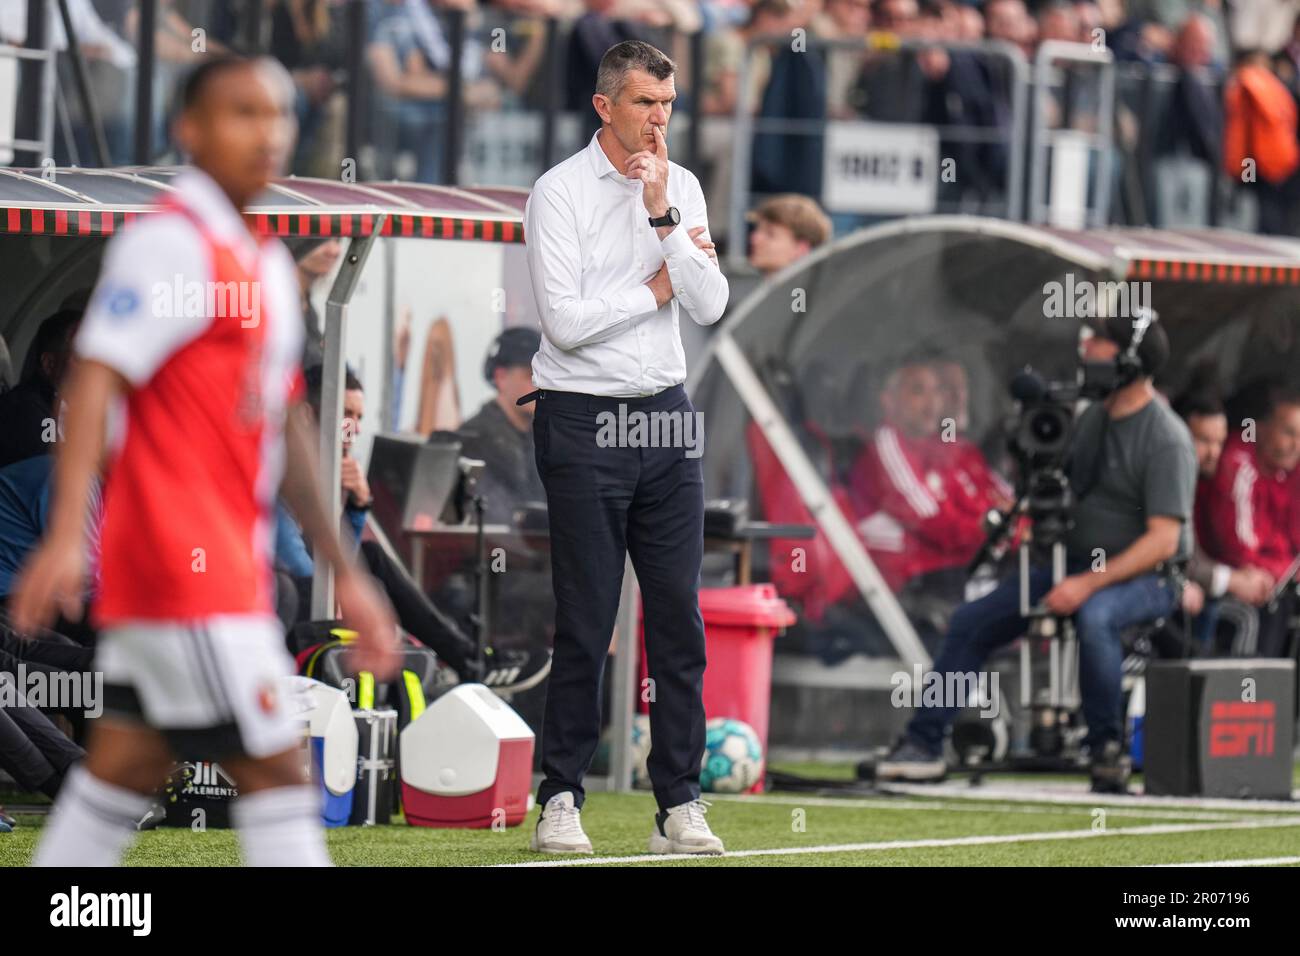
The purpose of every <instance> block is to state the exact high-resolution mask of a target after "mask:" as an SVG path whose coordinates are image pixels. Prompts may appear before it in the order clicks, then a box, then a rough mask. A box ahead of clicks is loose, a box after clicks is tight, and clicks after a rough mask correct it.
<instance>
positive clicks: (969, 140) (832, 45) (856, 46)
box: [729, 34, 1029, 264]
mask: <svg viewBox="0 0 1300 956" xmlns="http://www.w3.org/2000/svg"><path fill="white" fill-rule="evenodd" d="M789 42H790V38H789V37H758V38H755V39H754V40H752V41H751V42H750V43H749V44H748V45H747V47H746V50H745V55H744V58H743V59H742V61H741V67H740V75H739V79H738V82H737V87H738V95H737V102H736V109H735V114H734V119H733V123H734V128H733V134H734V135H733V137H732V141H733V142H734V144H735V149H734V151H733V154H732V186H731V195H730V203H729V206H730V209H729V223H730V226H729V228H730V235H731V236H732V237H733V238H734V237H740V236H743V235H744V223H745V218H744V217H745V213H746V210H747V209H748V208H749V205H750V202H751V198H752V197H751V192H752V189H751V187H752V179H751V163H752V158H753V152H754V145H753V144H754V140H755V137H756V135H758V134H760V133H764V132H766V133H774V134H777V135H784V136H800V137H826V135H827V132H828V129H834V125H833V124H835V125H840V126H842V127H846V128H848V127H853V126H857V127H859V129H860V132H861V133H862V134H864V135H865V136H867V137H870V135H871V132H872V131H871V129H870V128H869V127H872V126H879V127H880V128H882V129H883V128H885V127H890V126H893V127H895V128H903V127H904V123H901V122H893V121H879V120H870V119H867V118H866V117H863V118H861V119H843V118H833V117H829V116H826V115H825V113H826V111H825V110H824V109H819V110H818V112H819V113H822V114H823V116H822V117H819V118H813V119H806V118H771V117H764V116H761V115H758V110H759V108H760V104H756V103H754V102H753V90H752V82H751V76H752V72H753V70H754V60H755V53H756V51H758V50H759V49H763V48H766V49H769V50H770V49H772V48H773V47H774V45H776V44H781V45H786V44H789ZM838 50H844V51H859V52H861V53H862V54H863V62H864V65H865V64H866V63H867V62H868V61H875V62H877V63H881V62H884V61H885V60H886V59H887V58H890V57H913V58H914V57H916V56H917V55H918V54H922V53H924V52H926V51H933V50H941V51H943V52H945V53H947V54H948V55H949V56H951V55H952V54H965V55H967V56H971V57H975V58H978V59H979V60H980V61H981V62H982V63H986V64H988V63H997V64H1001V65H1002V67H1003V69H1002V70H1001V71H998V70H996V69H995V70H992V71H990V74H989V75H990V82H989V87H988V90H987V93H988V95H989V96H990V97H991V98H994V99H997V100H999V101H1000V102H1002V103H1004V104H1005V105H1006V107H1007V120H1006V122H1005V124H1002V125H998V124H996V123H993V124H990V123H981V124H969V123H958V124H926V123H924V122H922V121H921V119H920V117H917V118H912V119H910V122H911V123H912V124H913V126H914V127H928V128H929V129H931V130H932V131H933V134H934V136H935V138H937V140H938V142H939V144H940V145H939V149H940V150H941V151H943V150H951V149H952V148H953V147H961V146H976V147H978V146H981V145H993V146H1002V147H1004V148H1005V151H1006V161H1005V168H1004V171H1003V174H1002V176H1001V181H1000V183H999V186H1000V188H999V189H998V190H997V191H996V193H995V194H994V195H993V196H992V197H985V198H982V199H981V200H979V201H978V203H977V204H976V205H975V206H974V208H972V205H971V202H970V201H969V199H964V200H957V201H955V202H950V201H948V200H945V199H944V198H943V197H941V196H937V198H936V201H935V204H934V208H933V209H928V210H914V211H959V210H960V211H976V212H981V213H984V214H988V215H998V216H1003V217H1005V218H1009V219H1020V218H1021V217H1022V214H1023V213H1022V209H1023V197H1024V160H1025V140H1024V137H1025V129H1026V109H1027V102H1028V92H1027V91H1028V81H1029V65H1028V63H1027V61H1026V60H1025V58H1024V55H1023V54H1022V53H1021V52H1020V50H1019V49H1018V48H1016V47H1015V46H1013V45H1011V44H1009V43H1005V42H1001V41H985V42H980V43H964V42H942V43H936V42H932V41H923V40H919V39H913V38H901V37H896V36H894V35H892V34H868V35H867V36H866V37H865V38H863V39H862V40H858V39H846V40H825V39H819V38H811V37H810V38H807V40H806V52H805V53H804V54H803V55H809V56H814V55H816V56H824V55H826V54H828V53H831V52H833V51H838ZM999 85H1001V86H1002V88H1000V89H999V88H997V87H998V86H999ZM958 95H960V91H958ZM938 158H941V159H950V158H951V157H946V156H945V157H938ZM935 165H936V168H935V169H934V170H933V174H934V176H935V178H936V180H937V179H938V177H939V175H940V169H939V168H938V164H937V163H936V164H935ZM965 174H966V173H965V172H962V171H959V173H958V175H965ZM823 191H824V190H823ZM814 198H817V199H819V200H821V199H824V198H825V197H824V196H817V197H814ZM828 211H829V212H831V213H832V214H834V213H836V212H839V211H840V210H836V209H834V208H830V209H829V210H828ZM859 211H864V210H859ZM743 257H744V248H743V244H742V243H738V242H735V241H733V242H731V243H730V258H731V260H732V262H733V263H736V264H738V263H739V261H740V260H742V259H743Z"/></svg>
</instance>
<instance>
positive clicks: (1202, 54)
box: [1156, 13, 1223, 170]
mask: <svg viewBox="0 0 1300 956" xmlns="http://www.w3.org/2000/svg"><path fill="white" fill-rule="evenodd" d="M1173 62H1174V65H1175V66H1177V67H1178V80H1177V82H1176V84H1175V85H1174V90H1173V94H1172V96H1171V97H1170V101H1169V106H1168V108H1167V109H1166V110H1165V113H1164V116H1163V118H1162V120H1161V123H1160V127H1159V129H1158V131H1157V133H1156V153H1157V155H1159V156H1184V157H1190V158H1192V159H1196V160H1199V161H1200V162H1202V163H1205V164H1207V165H1208V166H1210V168H1211V169H1215V170H1217V169H1218V167H1219V151H1220V150H1221V149H1222V148H1223V101H1222V100H1221V99H1220V97H1219V93H1218V88H1217V86H1216V82H1217V80H1218V77H1217V76H1216V74H1215V71H1214V70H1213V69H1212V64H1213V62H1214V21H1212V20H1211V19H1210V18H1209V17H1206V16H1204V15H1202V14H1199V13H1194V14H1192V15H1191V16H1189V17H1188V18H1187V20H1186V21H1185V22H1184V23H1183V25H1182V28H1181V29H1180V30H1179V31H1178V39H1177V41H1176V43H1175V44H1174V51H1173Z"/></svg>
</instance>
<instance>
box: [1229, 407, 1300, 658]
mask: <svg viewBox="0 0 1300 956" xmlns="http://www.w3.org/2000/svg"><path fill="white" fill-rule="evenodd" d="M1252 425H1254V426H1255V427H1254V428H1253V429H1252V427H1251V426H1252ZM1252 431H1253V432H1254V434H1252ZM1298 466H1300V390H1297V389H1295V388H1290V387H1280V388H1277V389H1275V390H1274V391H1273V393H1272V395H1271V396H1270V401H1269V406H1268V409H1267V411H1266V412H1265V414H1264V416H1263V418H1262V419H1261V420H1260V421H1259V422H1258V423H1257V424H1256V423H1254V422H1252V421H1249V420H1248V421H1247V422H1246V423H1245V427H1243V429H1242V431H1241V433H1239V434H1236V435H1233V436H1232V437H1231V438H1230V439H1229V440H1228V444H1227V447H1226V449H1225V451H1224V453H1223V460H1222V461H1221V462H1220V463H1219V467H1218V470H1217V471H1216V472H1215V475H1214V481H1213V484H1212V486H1211V489H1212V494H1211V496H1210V499H1209V502H1210V504H1209V521H1208V526H1209V527H1208V529H1207V535H1206V541H1205V548H1206V551H1208V552H1209V554H1210V555H1211V556H1212V557H1213V558H1214V559H1215V560H1217V561H1221V562H1223V563H1224V564H1227V565H1230V566H1232V567H1234V568H1256V569H1259V570H1260V571H1263V572H1265V573H1267V575H1268V578H1269V583H1270V586H1275V585H1277V584H1281V583H1283V582H1284V580H1285V578H1286V575H1287V572H1288V570H1289V569H1290V566H1291V562H1292V560H1293V559H1294V558H1295V557H1296V555H1297V554H1300V511H1297V509H1298V508H1300V468H1298ZM1294 601H1295V593H1294V590H1293V589H1292V588H1287V589H1286V590H1285V591H1284V592H1283V596H1282V599H1281V600H1280V602H1279V603H1278V605H1277V606H1276V608H1275V609H1272V610H1270V609H1269V608H1267V607H1266V608H1264V609H1263V610H1262V611H1261V613H1260V622H1259V624H1260V626H1259V653H1260V654H1261V655H1262V656H1264V657H1277V656H1288V655H1289V653H1290V651H1289V648H1288V634H1287V625H1288V623H1289V617H1290V613H1291V609H1292V606H1293V603H1294Z"/></svg>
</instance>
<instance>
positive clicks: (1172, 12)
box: [1125, 0, 1281, 64]
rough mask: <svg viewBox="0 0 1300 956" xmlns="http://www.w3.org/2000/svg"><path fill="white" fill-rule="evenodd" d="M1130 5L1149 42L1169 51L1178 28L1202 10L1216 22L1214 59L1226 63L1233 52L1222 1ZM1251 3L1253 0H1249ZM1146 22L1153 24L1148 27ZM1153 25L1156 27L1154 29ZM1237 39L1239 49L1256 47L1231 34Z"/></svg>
mask: <svg viewBox="0 0 1300 956" xmlns="http://www.w3.org/2000/svg"><path fill="white" fill-rule="evenodd" d="M1125 2H1126V4H1127V8H1128V14H1129V17H1130V18H1131V19H1132V20H1133V21H1135V22H1136V23H1139V24H1143V25H1144V31H1143V32H1144V35H1145V36H1146V38H1147V39H1148V40H1149V41H1150V42H1154V43H1157V44H1158V43H1162V42H1163V50H1165V51H1168V50H1169V49H1170V48H1172V46H1173V38H1174V36H1175V35H1176V33H1177V31H1178V29H1179V27H1181V26H1182V25H1183V23H1184V21H1186V20H1187V18H1188V17H1189V16H1191V15H1192V14H1193V13H1199V14H1201V15H1202V16H1205V17H1209V18H1210V20H1212V21H1213V22H1214V37H1215V46H1214V59H1215V60H1217V61H1218V62H1220V63H1225V64H1226V63H1227V62H1228V57H1229V54H1230V51H1229V48H1228V37H1229V33H1228V21H1227V17H1226V16H1225V15H1224V6H1225V5H1224V4H1223V3H1222V2H1221V0H1125ZM1246 2H1252V0H1246ZM1146 25H1150V28H1148V27H1147V26H1146ZM1152 28H1154V29H1152ZM1161 32H1163V34H1164V36H1165V37H1166V38H1167V39H1165V40H1163V41H1162V40H1161V39H1160V33H1161ZM1231 35H1232V36H1233V37H1234V38H1236V39H1235V43H1236V48H1237V49H1244V48H1247V47H1254V46H1255V45H1256V44H1255V43H1252V42H1248V40H1247V38H1246V37H1245V36H1241V37H1237V34H1235V33H1234V34H1231ZM1259 45H1260V46H1264V45H1263V44H1259ZM1280 45H1281V44H1280V41H1279V42H1277V43H1270V44H1268V45H1267V46H1266V47H1265V48H1266V49H1270V50H1273V49H1276V48H1277V47H1278V46H1280Z"/></svg>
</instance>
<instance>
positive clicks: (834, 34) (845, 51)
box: [809, 0, 979, 119]
mask: <svg viewBox="0 0 1300 956" xmlns="http://www.w3.org/2000/svg"><path fill="white" fill-rule="evenodd" d="M978 17H979V14H978V12H976V18H977V19H978ZM809 25H810V27H811V30H812V33H813V35H814V36H817V37H820V38H822V39H826V40H840V41H844V40H856V41H858V42H857V49H854V48H852V47H845V48H831V49H828V50H827V51H826V111H827V115H828V116H829V117H830V118H831V119H856V118H857V114H856V112H855V111H854V109H853V106H852V103H851V101H850V96H851V92H852V89H853V84H854V83H855V82H856V81H857V78H858V74H859V73H861V72H862V60H863V49H862V38H863V37H865V36H866V35H867V31H868V30H870V29H871V0H826V5H825V8H824V9H823V10H822V12H821V13H819V14H817V15H816V16H815V17H813V18H812V21H811V22H810V24H809Z"/></svg>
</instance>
